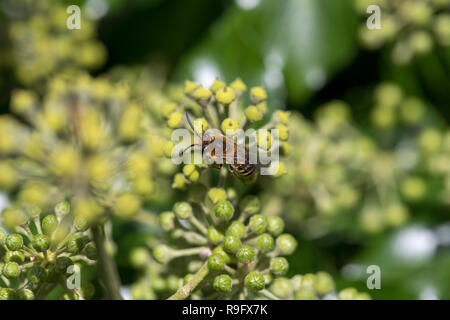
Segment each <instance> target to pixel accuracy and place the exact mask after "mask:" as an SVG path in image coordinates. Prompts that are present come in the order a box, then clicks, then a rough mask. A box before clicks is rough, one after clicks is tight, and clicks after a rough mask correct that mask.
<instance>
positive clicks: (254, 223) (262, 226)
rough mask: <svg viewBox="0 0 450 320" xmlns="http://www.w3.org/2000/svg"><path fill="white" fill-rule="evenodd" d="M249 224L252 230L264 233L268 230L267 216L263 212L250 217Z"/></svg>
mask: <svg viewBox="0 0 450 320" xmlns="http://www.w3.org/2000/svg"><path fill="white" fill-rule="evenodd" d="M248 226H249V228H250V230H251V231H252V232H254V233H256V234H262V233H264V232H266V230H267V218H266V217H265V216H263V215H262V214H256V215H254V216H252V217H251V218H250V222H249V224H248Z"/></svg>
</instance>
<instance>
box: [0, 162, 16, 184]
mask: <svg viewBox="0 0 450 320" xmlns="http://www.w3.org/2000/svg"><path fill="white" fill-rule="evenodd" d="M0 172H1V173H2V174H1V175H0V188H1V189H2V190H7V191H9V190H11V189H12V188H14V186H15V185H16V184H17V182H18V179H19V176H18V173H17V171H16V170H15V169H14V168H13V167H12V166H11V165H10V164H9V163H0Z"/></svg>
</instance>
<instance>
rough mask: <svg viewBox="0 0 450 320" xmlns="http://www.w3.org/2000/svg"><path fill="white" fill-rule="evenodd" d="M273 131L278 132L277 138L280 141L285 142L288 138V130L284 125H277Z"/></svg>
mask: <svg viewBox="0 0 450 320" xmlns="http://www.w3.org/2000/svg"><path fill="white" fill-rule="evenodd" d="M275 129H276V130H278V138H280V140H281V141H286V140H287V139H288V138H289V129H288V128H287V127H286V126H285V125H284V124H277V125H276V126H275Z"/></svg>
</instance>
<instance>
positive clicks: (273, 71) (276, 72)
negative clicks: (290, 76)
mask: <svg viewBox="0 0 450 320" xmlns="http://www.w3.org/2000/svg"><path fill="white" fill-rule="evenodd" d="M265 65H266V71H265V72H264V83H265V85H266V86H267V88H269V89H278V88H280V87H282V86H283V84H284V76H283V71H282V70H283V67H284V59H283V57H282V56H281V54H280V53H279V52H277V51H275V50H271V51H270V53H269V54H268V55H267V56H266V58H265Z"/></svg>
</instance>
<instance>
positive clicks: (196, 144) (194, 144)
mask: <svg viewBox="0 0 450 320" xmlns="http://www.w3.org/2000/svg"><path fill="white" fill-rule="evenodd" d="M195 146H199V147H201V146H202V145H201V144H198V143H193V144H191V145H190V146H189V147H187V148H185V149H184V150H183V152H181V154H183V155H184V153H185V152H186V151H187V150H189V149H190V148H192V147H195Z"/></svg>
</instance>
